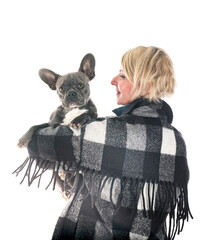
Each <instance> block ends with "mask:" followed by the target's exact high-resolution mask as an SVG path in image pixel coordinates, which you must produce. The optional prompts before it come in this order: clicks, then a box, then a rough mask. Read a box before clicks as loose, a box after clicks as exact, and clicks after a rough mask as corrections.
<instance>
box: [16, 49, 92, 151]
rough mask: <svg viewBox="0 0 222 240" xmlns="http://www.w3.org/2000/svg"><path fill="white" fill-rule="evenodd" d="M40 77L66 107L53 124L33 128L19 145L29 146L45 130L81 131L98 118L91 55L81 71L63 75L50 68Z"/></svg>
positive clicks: (55, 113) (56, 114)
mask: <svg viewBox="0 0 222 240" xmlns="http://www.w3.org/2000/svg"><path fill="white" fill-rule="evenodd" d="M39 76H40V78H41V79H42V80H43V81H44V82H45V83H46V84H48V86H49V87H50V88H51V89H52V90H56V91H57V93H58V95H59V98H60V100H61V102H62V105H61V106H59V107H58V108H57V109H56V111H54V112H53V113H52V114H51V117H50V121H49V122H48V123H43V124H40V125H35V126H32V127H31V128H30V129H29V130H28V131H27V132H26V133H25V134H24V135H23V136H22V137H21V138H20V139H19V142H18V147H20V148H22V147H27V146H28V144H29V143H30V141H31V140H32V137H33V135H34V134H35V133H36V132H37V131H38V130H39V129H41V128H45V127H49V126H52V127H57V126H58V125H60V124H61V125H70V126H71V127H73V128H81V127H82V126H83V125H84V124H85V123H86V122H88V121H89V120H91V119H95V118H97V109H96V107H95V105H94V103H93V102H92V100H91V99H90V87H89V81H90V80H92V79H93V78H94V77H95V58H94V56H93V55H92V54H90V53H88V54H86V55H85V56H84V58H83V59H82V61H81V63H80V67H79V70H78V72H74V73H68V74H66V75H59V74H56V73H54V72H53V71H51V70H48V69H40V70H39Z"/></svg>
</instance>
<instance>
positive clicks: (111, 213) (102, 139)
mask: <svg viewBox="0 0 222 240" xmlns="http://www.w3.org/2000/svg"><path fill="white" fill-rule="evenodd" d="M115 112H116V114H117V115H118V116H116V117H107V118H98V119H97V120H96V121H92V122H90V123H89V124H87V125H85V126H84V127H83V128H82V129H71V128H69V127H67V126H59V127H57V128H54V129H53V128H45V129H41V130H39V131H38V132H37V133H36V134H35V136H34V138H33V140H32V142H31V143H30V145H29V147H28V152H29V157H28V158H27V159H26V160H25V162H24V163H23V164H22V165H21V166H19V167H18V168H17V169H16V170H15V171H14V173H16V174H17V175H18V174H19V173H20V172H21V171H24V169H25V174H24V177H23V179H22V182H23V181H24V179H26V178H27V179H28V184H29V185H31V184H32V182H33V181H34V180H35V179H39V184H40V180H41V177H42V175H43V173H44V172H45V171H47V170H49V169H51V170H52V177H51V180H50V182H49V184H48V186H47V188H48V187H49V186H50V184H52V185H53V189H54V188H55V184H56V178H57V177H58V171H59V169H61V168H62V169H63V170H65V171H66V172H68V173H72V174H71V176H72V178H73V179H72V180H73V187H72V189H71V191H72V193H73V194H72V197H71V198H70V199H69V201H68V203H67V207H66V208H65V209H64V211H63V213H62V215H61V217H60V218H59V220H58V223H57V225H56V228H55V232H54V235H53V239H73V238H75V239H79V238H81V239H134V238H136V239H137V238H139V239H140V238H141V239H148V238H149V239H174V237H175V234H176V233H180V232H181V231H182V229H183V225H184V221H185V220H187V221H188V219H189V216H191V217H192V215H191V213H190V209H189V204H188V190H187V184H188V180H189V169H188V165H187V159H186V146H185V142H184V140H183V138H182V135H181V133H180V132H179V131H178V130H177V129H176V128H174V127H173V126H172V125H171V123H172V120H173V114H172V110H171V108H170V107H169V106H168V105H167V104H166V103H165V102H164V101H163V100H160V101H159V102H157V103H156V102H151V101H149V100H147V99H143V98H140V99H137V100H136V101H134V102H132V103H131V104H129V105H128V106H126V107H124V108H121V109H118V110H116V111H115ZM67 181H68V180H66V181H65V183H66V182H67ZM69 181H70V179H69ZM167 218H168V221H167V222H166V219H167ZM166 223H167V224H166ZM166 226H167V228H168V231H167V237H166ZM86 229H87V230H86ZM100 237H101V238H100Z"/></svg>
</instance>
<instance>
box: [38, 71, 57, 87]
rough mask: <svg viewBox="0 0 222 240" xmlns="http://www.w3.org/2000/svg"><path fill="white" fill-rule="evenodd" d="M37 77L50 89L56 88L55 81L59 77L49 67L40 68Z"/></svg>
mask: <svg viewBox="0 0 222 240" xmlns="http://www.w3.org/2000/svg"><path fill="white" fill-rule="evenodd" d="M39 77H40V78H41V79H42V80H43V82H45V83H46V84H47V85H48V86H49V87H50V88H51V89H52V90H56V82H57V79H58V78H59V77H60V75H58V74H57V73H54V72H53V71H51V70H49V69H45V68H42V69H40V70H39Z"/></svg>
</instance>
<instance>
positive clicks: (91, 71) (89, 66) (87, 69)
mask: <svg viewBox="0 0 222 240" xmlns="http://www.w3.org/2000/svg"><path fill="white" fill-rule="evenodd" d="M95 65H96V60H95V57H94V56H93V55H92V54H91V53H88V54H86V55H85V57H84V58H83V59H82V62H81V63H80V67H79V71H80V72H83V73H85V74H86V76H87V77H88V78H89V80H92V79H93V78H94V77H95Z"/></svg>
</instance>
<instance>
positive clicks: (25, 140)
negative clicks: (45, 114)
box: [17, 123, 49, 148]
mask: <svg viewBox="0 0 222 240" xmlns="http://www.w3.org/2000/svg"><path fill="white" fill-rule="evenodd" d="M46 127H49V124H48V123H43V124H40V125H35V126H32V127H31V128H30V129H29V130H28V131H27V132H26V133H25V134H24V135H23V136H22V137H21V138H20V139H19V141H18V144H17V145H18V147H20V148H23V147H28V145H29V143H30V142H31V140H32V137H33V135H34V134H35V133H36V132H37V131H38V130H39V129H41V128H46Z"/></svg>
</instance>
